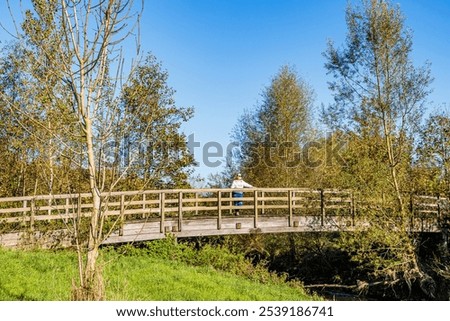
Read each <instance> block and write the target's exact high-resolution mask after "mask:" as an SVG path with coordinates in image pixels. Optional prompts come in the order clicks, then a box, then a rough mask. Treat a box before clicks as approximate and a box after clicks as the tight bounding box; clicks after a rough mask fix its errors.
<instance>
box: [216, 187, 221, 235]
mask: <svg viewBox="0 0 450 321" xmlns="http://www.w3.org/2000/svg"><path fill="white" fill-rule="evenodd" d="M217 214H218V216H217V229H218V230H220V229H221V228H222V191H220V190H219V191H218V192H217Z"/></svg>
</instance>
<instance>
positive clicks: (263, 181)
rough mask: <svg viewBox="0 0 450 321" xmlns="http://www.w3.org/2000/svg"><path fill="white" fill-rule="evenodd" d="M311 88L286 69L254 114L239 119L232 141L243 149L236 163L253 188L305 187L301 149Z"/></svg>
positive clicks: (309, 105)
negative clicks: (303, 185) (303, 184)
mask: <svg viewBox="0 0 450 321" xmlns="http://www.w3.org/2000/svg"><path fill="white" fill-rule="evenodd" d="M312 103H313V93H312V90H311V88H310V87H309V86H308V85H307V84H306V83H305V82H304V81H303V80H301V79H300V78H299V77H298V75H297V73H296V72H295V70H294V69H293V68H292V67H289V66H283V67H282V68H281V69H280V71H279V73H278V74H277V75H276V76H275V77H274V78H273V79H272V81H271V84H270V86H268V87H267V88H266V89H265V90H264V92H263V94H262V102H261V103H260V104H259V105H258V106H257V107H256V109H255V110H251V111H247V112H246V113H245V114H244V115H243V116H241V118H240V119H239V121H238V123H237V125H236V127H235V129H234V131H233V135H232V138H233V139H234V141H235V142H237V143H238V144H239V145H240V148H239V150H237V151H236V153H235V155H233V156H234V161H236V163H237V164H236V165H237V167H238V168H240V171H241V172H242V173H243V174H244V175H245V177H246V179H248V180H249V181H251V182H252V185H255V186H261V187H294V186H299V185H301V184H302V183H304V171H303V169H304V164H303V163H302V161H303V160H302V145H303V144H304V143H306V141H307V139H308V132H309V129H310V114H311V107H312Z"/></svg>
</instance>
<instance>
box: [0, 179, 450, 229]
mask: <svg viewBox="0 0 450 321" xmlns="http://www.w3.org/2000/svg"><path fill="white" fill-rule="evenodd" d="M233 191H235V190H233V189H175V190H146V191H124V192H111V193H103V194H102V195H101V198H102V211H101V213H102V215H105V216H106V217H108V218H110V219H112V220H118V222H119V224H116V225H115V226H117V227H118V228H121V227H123V225H124V223H125V222H126V221H132V220H142V219H144V220H158V221H160V226H161V233H163V232H164V231H165V220H168V219H174V218H175V219H177V220H178V229H180V230H181V228H182V225H183V220H184V219H189V218H194V219H195V218H196V217H215V218H216V219H217V226H218V228H220V227H221V222H222V218H223V217H224V216H229V215H233V212H234V210H236V209H239V210H240V214H241V215H244V216H252V217H253V218H254V220H255V226H256V225H257V221H258V219H259V218H260V217H264V216H285V217H287V219H288V224H289V226H291V225H294V224H295V220H294V217H301V216H310V217H311V216H313V217H315V218H316V219H317V222H318V224H320V225H322V226H323V225H324V224H326V223H327V220H329V219H330V218H335V217H346V218H347V219H348V222H350V225H354V224H355V218H356V217H357V212H358V207H359V202H358V201H357V200H356V197H355V195H354V194H353V192H352V191H351V190H333V189H324V190H320V189H306V188H254V189H244V190H242V191H243V192H244V195H243V197H242V198H240V199H239V201H242V202H243V204H242V206H237V205H235V203H234V202H235V201H237V199H236V198H233V196H232V192H233ZM443 204H448V200H447V199H445V198H439V197H430V196H412V197H411V212H412V213H413V217H412V219H411V224H412V226H415V227H417V228H420V227H421V228H422V230H426V228H427V226H428V225H429V226H431V225H432V224H434V225H436V222H437V221H438V222H439V220H440V219H441V218H442V216H443V215H445V214H444V213H448V209H445V208H444V205H443ZM91 212H92V198H91V195H90V194H89V193H82V194H61V195H37V196H25V197H7V198H0V234H1V233H6V232H10V231H19V230H21V229H23V228H24V227H26V228H30V229H31V230H33V229H35V228H36V229H39V227H40V226H48V223H49V222H50V223H53V224H54V225H55V226H56V227H58V226H61V227H63V226H64V224H67V223H68V222H70V221H71V220H74V219H78V218H80V217H81V218H88V217H90V215H91ZM427 224H428V225H427Z"/></svg>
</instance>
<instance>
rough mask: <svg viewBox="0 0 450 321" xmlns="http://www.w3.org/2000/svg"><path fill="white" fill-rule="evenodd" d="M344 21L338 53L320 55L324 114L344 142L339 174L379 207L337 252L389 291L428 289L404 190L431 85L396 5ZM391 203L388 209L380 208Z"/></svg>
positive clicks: (366, 9) (372, 4)
mask: <svg viewBox="0 0 450 321" xmlns="http://www.w3.org/2000/svg"><path fill="white" fill-rule="evenodd" d="M346 21H347V28H348V34H347V42H346V44H345V46H344V48H343V49H337V48H335V46H334V45H333V44H332V43H331V42H330V43H329V45H328V49H327V51H326V52H325V54H324V55H325V58H326V64H325V67H326V69H327V71H328V73H329V74H331V75H332V76H333V81H331V82H330V89H331V90H332V92H333V95H334V103H333V104H331V105H330V106H329V108H328V109H326V110H325V113H324V116H325V120H326V121H327V123H328V124H329V125H330V126H331V127H332V128H333V129H335V130H340V131H341V132H343V133H344V135H345V137H347V138H348V139H350V140H349V143H348V149H347V150H346V155H345V159H346V160H347V162H348V165H349V166H348V168H346V169H345V171H347V172H348V171H353V172H352V176H356V177H358V176H359V177H361V178H362V180H366V182H367V183H368V186H367V187H368V188H369V189H371V194H372V197H373V196H378V198H379V201H380V203H382V202H383V203H382V205H383V206H381V207H380V208H376V209H374V210H370V209H367V210H366V211H365V213H364V214H365V215H366V216H365V219H366V220H368V221H369V222H370V228H369V229H367V230H363V231H360V232H357V233H355V234H351V235H350V234H349V235H345V237H344V238H343V242H342V246H343V247H344V248H346V250H347V251H348V252H349V253H352V255H353V256H352V258H353V259H354V260H355V261H357V262H358V263H360V265H359V266H360V267H361V268H362V269H364V270H365V271H367V273H368V274H370V275H371V277H373V278H379V279H384V280H385V281H386V282H387V283H389V284H391V285H392V286H393V285H394V284H397V283H398V282H399V281H401V280H403V281H404V283H402V284H405V283H406V284H407V285H409V286H411V283H412V282H413V281H414V280H420V285H421V286H422V288H423V289H424V290H425V291H428V289H426V286H425V284H429V283H430V282H428V281H429V280H430V278H429V277H428V276H427V275H426V273H424V272H423V270H422V269H421V267H420V266H419V264H418V263H417V262H418V261H417V254H416V252H415V246H414V240H413V237H412V236H411V234H409V229H408V228H409V226H408V224H409V220H407V214H408V210H407V206H406V201H405V199H404V198H405V196H404V194H403V192H404V188H405V187H406V186H407V185H406V183H407V180H406V177H407V176H406V175H407V173H408V169H409V168H410V164H411V158H412V150H413V139H414V138H415V135H416V134H417V132H418V128H419V127H418V126H419V122H420V119H421V115H422V113H423V109H424V107H425V103H426V97H427V95H428V93H429V89H428V87H429V85H430V83H431V81H432V79H431V76H430V69H429V66H428V65H425V66H424V67H420V68H416V67H415V66H414V65H413V63H412V61H411V51H412V37H411V32H410V31H409V30H407V29H406V28H405V26H404V18H403V16H402V14H401V12H400V9H399V7H398V6H394V5H392V4H391V3H390V2H389V1H384V0H364V1H363V2H362V6H360V7H357V6H355V7H353V6H351V5H349V6H348V8H347V12H346ZM386 183H388V184H386ZM386 187H389V189H388V190H386V189H385V188H386ZM384 193H386V196H387V199H386V200H385V199H384V198H382V195H384ZM390 200H392V204H393V206H392V208H389V206H386V205H387V204H386V202H389V201H390ZM394 231H395V232H394Z"/></svg>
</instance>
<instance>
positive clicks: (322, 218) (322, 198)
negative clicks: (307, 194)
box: [320, 189, 325, 226]
mask: <svg viewBox="0 0 450 321" xmlns="http://www.w3.org/2000/svg"><path fill="white" fill-rule="evenodd" d="M324 224H325V193H324V190H323V189H321V190H320V225H321V226H324Z"/></svg>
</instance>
